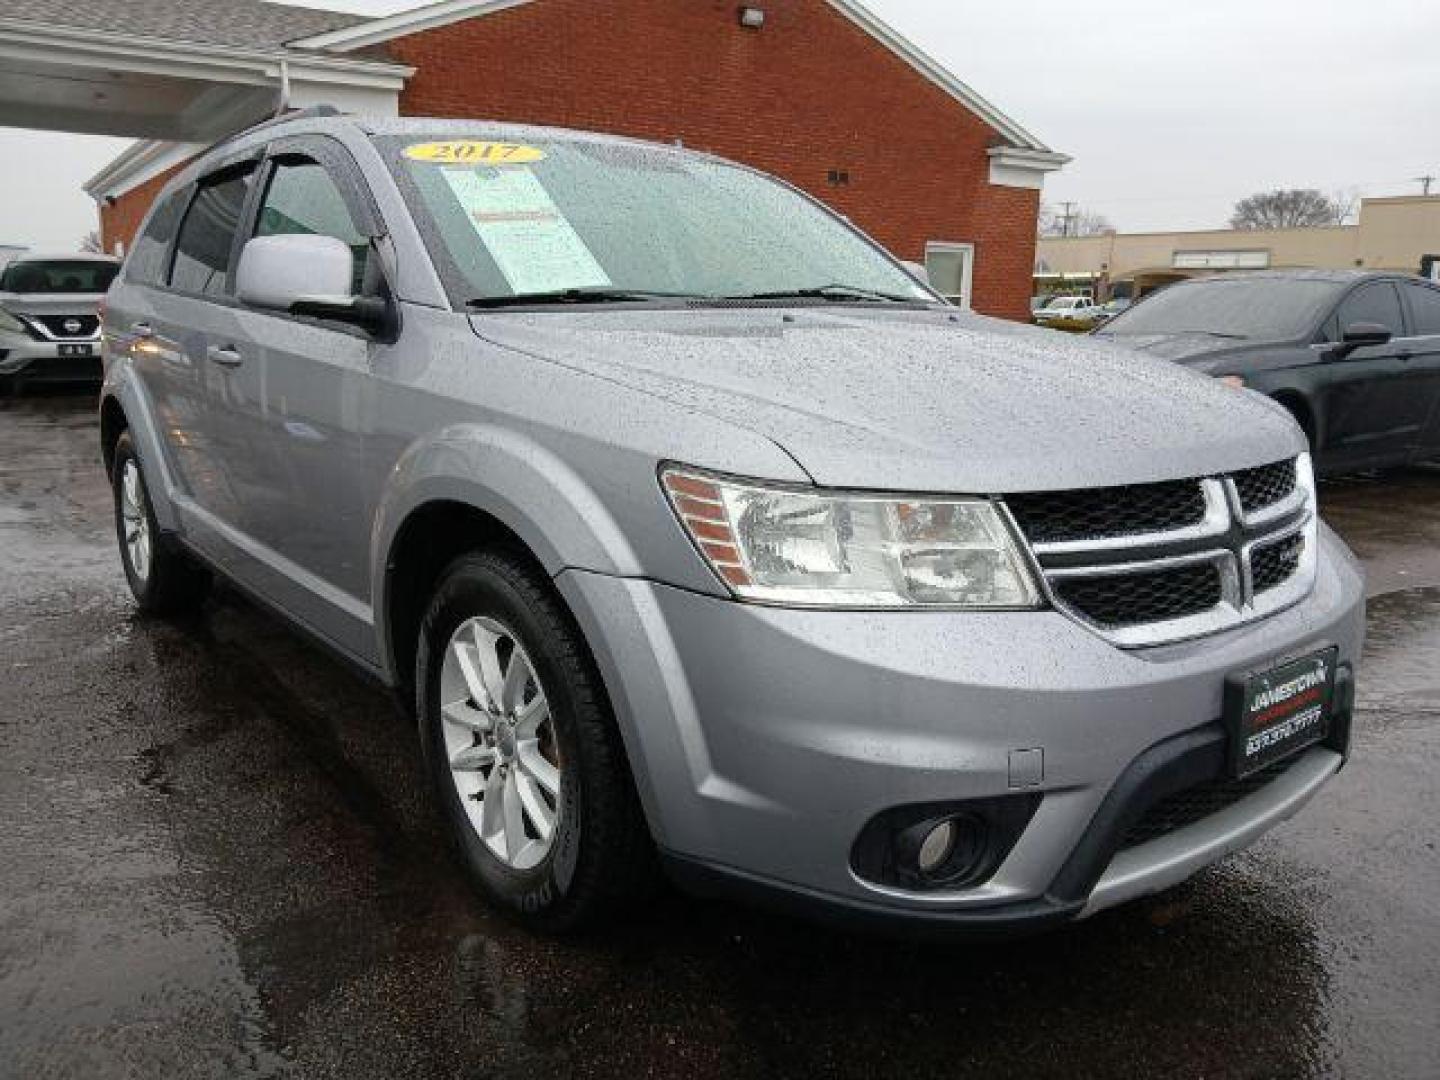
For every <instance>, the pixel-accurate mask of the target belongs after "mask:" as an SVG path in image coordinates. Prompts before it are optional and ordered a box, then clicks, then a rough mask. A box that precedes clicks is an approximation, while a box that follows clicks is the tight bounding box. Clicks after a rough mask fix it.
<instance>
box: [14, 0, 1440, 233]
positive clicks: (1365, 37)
mask: <svg viewBox="0 0 1440 1080" xmlns="http://www.w3.org/2000/svg"><path fill="white" fill-rule="evenodd" d="M77 2H83V0H77ZM755 2H757V3H758V4H759V5H760V6H763V5H764V0H755ZM868 2H869V6H870V7H871V8H872V9H873V10H874V11H875V12H876V13H877V14H879V15H880V16H882V17H883V18H885V19H887V20H888V21H889V22H890V23H891V24H892V25H893V26H895V27H896V28H898V29H899V30H900V31H901V32H902V33H904V34H905V35H906V36H907V37H909V38H910V39H911V40H912V41H914V42H916V43H917V44H918V45H919V46H920V47H921V48H922V49H924V50H925V51H926V52H928V53H930V54H931V55H932V56H933V57H935V58H936V59H938V60H940V61H941V62H942V63H944V64H945V65H946V66H948V67H949V68H950V69H951V70H952V71H954V72H955V73H956V74H957V75H958V76H959V77H960V78H961V79H963V80H964V81H966V82H967V83H969V84H970V85H971V86H972V87H974V88H975V89H976V90H978V91H979V92H980V93H981V94H982V95H983V96H985V97H986V98H988V99H990V101H992V102H993V103H995V104H996V105H998V106H999V107H1000V108H1001V109H1003V110H1004V111H1005V112H1006V113H1007V114H1009V115H1010V116H1012V117H1013V118H1015V119H1016V120H1018V121H1019V122H1020V123H1021V124H1022V125H1024V126H1025V127H1026V128H1028V129H1029V130H1030V131H1031V132H1033V133H1034V134H1035V135H1037V136H1038V137H1039V138H1041V139H1042V140H1044V141H1046V142H1047V143H1049V144H1050V145H1051V146H1052V147H1054V148H1055V149H1057V150H1061V151H1064V152H1065V153H1067V154H1070V155H1072V156H1073V157H1074V158H1075V160H1074V162H1073V163H1071V164H1070V165H1069V166H1067V167H1066V169H1065V170H1064V171H1063V172H1062V173H1060V174H1058V175H1054V176H1052V177H1051V178H1050V180H1049V182H1048V184H1047V187H1046V193H1045V198H1046V200H1047V201H1049V202H1059V201H1061V200H1074V201H1076V202H1078V203H1080V204H1081V205H1083V206H1085V207H1086V208H1089V209H1092V210H1096V211H1099V212H1100V213H1103V214H1104V215H1106V216H1107V217H1108V218H1110V220H1111V221H1112V222H1113V223H1114V224H1115V225H1116V227H1118V228H1120V229H1122V230H1131V231H1134V230H1142V229H1173V228H1218V227H1223V226H1224V224H1225V221H1226V218H1227V217H1228V216H1229V210H1230V207H1231V205H1232V204H1233V203H1234V202H1235V201H1236V200H1237V199H1239V198H1242V197H1243V196H1245V195H1247V194H1249V193H1251V192H1253V191H1256V190H1261V189H1267V188H1273V187H1318V188H1320V189H1322V190H1324V191H1327V192H1328V191H1335V190H1340V189H1358V191H1359V193H1360V194H1363V195H1389V194H1403V193H1414V192H1418V191H1419V185H1418V184H1417V183H1416V182H1415V180H1414V178H1415V177H1418V176H1420V175H1422V174H1424V173H1440V0H1203V2H1196V0H1106V2H1104V3H1100V4H1091V5H1084V4H1076V3H1074V2H1073V0H1005V2H1003V3H1000V4H996V3H994V2H993V0H986V2H984V3H982V2H980V0H868ZM312 6H323V7H329V8H333V9H339V10H347V11H359V12H365V13H370V14H387V13H389V12H391V11H396V10H400V9H402V8H405V7H414V6H416V5H415V4H414V3H405V2H397V0H388V2H387V0H327V2H325V3H316V4H314V5H312ZM596 32H597V33H599V32H603V27H602V26H601V25H598V24H597V27H596ZM125 145H126V143H125V142H124V141H123V140H116V139H100V138H95V137H88V136H78V135H62V134H54V133H38V132H20V131H15V130H11V129H4V128H0V243H3V242H11V243H14V242H19V243H23V244H28V245H31V246H34V247H42V248H62V249H64V248H73V247H74V246H75V244H76V243H77V242H78V241H79V239H80V238H81V237H82V236H83V235H84V234H85V233H86V232H87V231H88V230H89V229H91V228H93V227H94V225H95V211H94V207H93V204H91V202H90V200H89V199H88V198H87V197H86V196H85V195H84V193H83V192H81V190H80V185H81V183H82V182H83V181H85V180H86V179H88V178H89V177H90V176H91V175H92V174H93V173H95V172H96V171H97V170H98V169H99V168H100V167H101V166H102V165H103V164H105V163H106V162H107V161H109V160H110V159H111V158H112V157H114V155H115V154H116V153H118V152H119V151H120V150H121V149H122V148H123V147H124V146H125ZM1437 190H1440V184H1437Z"/></svg>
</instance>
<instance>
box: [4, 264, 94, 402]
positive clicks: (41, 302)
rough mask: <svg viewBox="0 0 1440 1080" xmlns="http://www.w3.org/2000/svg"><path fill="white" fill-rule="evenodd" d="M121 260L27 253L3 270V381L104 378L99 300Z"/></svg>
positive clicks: (55, 380) (88, 379)
mask: <svg viewBox="0 0 1440 1080" xmlns="http://www.w3.org/2000/svg"><path fill="white" fill-rule="evenodd" d="M119 270H120V260H118V259H114V258H111V257H110V256H109V255H94V254H87V255H32V254H28V253H27V254H24V255H21V256H19V257H17V258H15V259H12V260H11V261H10V262H8V263H6V264H5V267H4V269H3V271H0V382H3V383H13V382H17V381H19V380H20V379H24V380H26V381H31V380H33V381H36V382H94V383H97V384H98V383H99V381H100V301H101V299H103V298H104V296H105V290H107V289H108V288H110V283H111V282H112V281H113V280H115V275H116V274H117V273H118V272H119Z"/></svg>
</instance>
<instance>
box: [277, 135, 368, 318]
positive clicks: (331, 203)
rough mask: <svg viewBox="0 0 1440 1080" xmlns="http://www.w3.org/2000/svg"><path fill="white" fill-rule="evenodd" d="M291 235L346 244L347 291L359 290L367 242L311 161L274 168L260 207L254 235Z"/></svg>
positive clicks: (332, 185)
mask: <svg viewBox="0 0 1440 1080" xmlns="http://www.w3.org/2000/svg"><path fill="white" fill-rule="evenodd" d="M292 233H306V234H311V235H318V236H333V237H335V238H336V239H338V240H343V241H344V242H345V243H346V244H348V245H349V247H350V251H351V253H352V255H353V257H354V272H353V276H352V278H351V286H350V291H351V292H353V293H360V292H362V291H363V285H364V282H365V261H366V258H367V256H368V254H369V250H370V245H369V241H368V240H367V239H366V237H364V236H363V235H361V233H360V230H359V229H358V228H356V226H355V219H354V218H353V217H351V215H350V210H349V208H348V207H347V206H346V205H345V199H344V197H343V196H342V195H341V194H340V189H339V188H338V187H336V186H335V181H334V180H332V179H331V178H330V174H329V173H328V172H327V171H326V170H325V168H324V166H322V165H318V164H316V163H315V162H313V161H292V162H286V161H282V162H281V163H280V164H279V165H277V166H276V169H275V171H274V173H272V174H271V177H270V186H269V187H268V188H267V189H266V191H265V199H264V201H263V202H262V203H261V205H260V216H259V219H258V221H257V222H256V226H255V235H256V236H278V235H282V234H292Z"/></svg>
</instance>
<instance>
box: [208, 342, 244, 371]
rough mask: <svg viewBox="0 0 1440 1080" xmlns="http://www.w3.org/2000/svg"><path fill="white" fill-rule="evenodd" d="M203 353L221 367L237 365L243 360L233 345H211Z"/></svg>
mask: <svg viewBox="0 0 1440 1080" xmlns="http://www.w3.org/2000/svg"><path fill="white" fill-rule="evenodd" d="M205 355H206V357H208V358H209V359H211V360H213V361H215V363H217V364H220V365H221V366H223V367H239V366H240V365H241V364H243V363H244V362H245V358H244V357H243V356H241V355H240V352H239V350H238V349H236V348H235V346H234V345H211V346H210V348H208V349H206V350H205Z"/></svg>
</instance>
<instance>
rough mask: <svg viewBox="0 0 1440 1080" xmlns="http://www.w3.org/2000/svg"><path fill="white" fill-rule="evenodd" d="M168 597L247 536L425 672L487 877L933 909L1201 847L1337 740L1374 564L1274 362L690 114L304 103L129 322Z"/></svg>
mask: <svg viewBox="0 0 1440 1080" xmlns="http://www.w3.org/2000/svg"><path fill="white" fill-rule="evenodd" d="M104 333H105V351H106V373H105V383H104V387H103V392H102V403H101V429H102V438H103V453H104V460H105V465H106V467H107V469H108V471H109V474H110V475H111V477H112V478H113V482H114V491H115V508H116V509H115V513H116V525H117V531H118V534H119V546H120V553H121V556H122V558H123V563H124V570H125V575H126V577H127V578H128V580H129V584H130V588H131V589H132V590H133V592H134V594H135V597H136V600H137V601H138V604H139V606H140V608H141V610H143V611H146V612H171V611H176V610H177V609H181V608H184V607H186V606H191V605H194V604H196V603H197V602H199V601H200V600H201V598H202V596H203V595H204V591H205V588H206V585H207V583H208V582H209V581H210V580H211V578H212V576H215V575H218V576H220V577H223V578H225V579H227V580H228V581H230V582H232V583H234V584H235V585H237V586H238V587H240V588H241V589H242V590H244V591H245V592H248V593H250V594H251V595H253V596H254V597H256V598H258V599H259V600H260V601H262V602H263V603H265V604H266V605H267V606H269V607H271V608H273V609H274V610H275V611H277V612H278V613H280V614H281V615H282V616H283V617H284V618H285V619H287V620H288V621H290V622H292V623H293V624H295V625H296V626H298V627H301V628H303V629H304V630H305V631H307V632H308V633H310V634H311V635H313V636H314V637H315V638H317V639H318V640H320V641H322V642H324V643H325V644H326V645H328V646H329V647H331V648H332V649H333V650H334V651H336V652H338V653H339V654H341V655H342V656H344V657H346V658H348V659H349V660H350V661H351V662H352V663H353V664H354V665H355V666H357V667H358V668H361V669H363V670H364V671H366V672H369V673H370V674H372V675H373V676H375V677H377V678H378V679H380V680H381V681H383V682H384V683H386V684H388V685H389V686H391V687H394V688H395V689H396V690H397V691H398V693H399V696H400V699H401V700H402V701H403V702H405V704H406V708H407V711H408V712H410V713H412V714H413V717H414V721H415V723H416V726H417V729H418V733H419V738H420V742H421V744H422V747H423V753H424V756H425V760H426V762H427V764H428V769H429V773H430V775H431V778H432V780H433V783H434V787H435V792H436V797H437V801H438V805H439V807H440V808H441V810H442V811H443V813H444V815H445V817H446V819H447V820H448V823H449V825H450V827H451V829H452V831H453V834H454V838H455V841H456V846H457V848H458V851H459V853H460V857H461V859H462V860H463V863H464V865H465V867H466V868H467V869H468V871H469V873H470V874H471V875H472V877H473V879H474V881H475V883H476V885H477V886H478V888H479V890H480V891H481V892H482V893H483V894H484V895H485V896H486V897H487V898H488V899H489V900H490V901H491V902H492V903H494V904H495V905H497V906H499V907H501V908H504V909H506V910H509V911H511V912H513V913H516V914H517V915H518V916H519V917H521V918H522V919H524V920H526V921H527V922H529V923H530V924H531V925H533V926H536V927H541V928H546V929H551V930H562V929H566V928H570V927H573V926H576V925H578V924H579V923H581V922H582V921H585V920H587V919H589V918H591V917H593V916H594V915H596V914H597V913H598V912H601V911H604V910H606V909H607V908H610V909H612V910H613V907H614V905H616V904H622V903H624V901H625V900H626V899H627V898H633V897H635V896H637V895H638V890H640V889H641V888H642V887H644V885H645V884H646V883H647V882H648V881H650V880H653V876H654V874H655V873H656V871H657V870H663V871H665V872H666V873H668V875H669V876H670V877H671V879H672V880H674V881H676V882H678V883H679V884H680V885H682V886H683V887H686V888H688V889H691V890H694V891H698V892H703V893H711V894H720V893H724V894H732V895H741V896H747V897H751V898H754V899H756V900H769V901H771V902H774V903H778V904H781V905H784V906H787V907H789V908H791V909H793V910H796V911H800V912H809V913H814V914H817V915H829V916H833V917H837V918H842V919H847V920H851V921H853V922H858V923H873V924H876V925H878V926H881V927H887V926H888V927H897V926H905V925H908V926H909V927H910V928H912V929H918V930H920V931H931V932H942V933H948V932H952V931H953V932H982V933H983V932H991V931H995V930H1008V929H1015V928H1032V927H1036V926H1042V925H1048V924H1051V923H1058V922H1062V921H1065V920H1069V919H1073V918H1077V917H1080V916H1083V915H1087V914H1089V913H1092V912H1094V911H1097V910H1099V909H1102V908H1105V907H1109V906H1111V905H1113V904H1116V903H1119V902H1121V901H1124V900H1126V899H1128V898H1131V897H1135V896H1139V895H1142V894H1145V893H1149V892H1152V891H1154V890H1158V889H1162V888H1164V887H1166V886H1169V885H1172V884H1174V883H1175V882H1178V881H1180V880H1182V879H1183V878H1185V877H1187V876H1188V875H1190V874H1192V873H1194V872H1195V871H1196V870H1198V869H1199V868H1200V867H1202V866H1204V865H1206V864H1208V863H1210V862H1212V861H1214V860H1215V859H1218V858H1219V857H1221V856H1223V855H1225V854H1226V853H1227V852H1230V851H1233V850H1235V849H1237V848H1239V847H1241V846H1243V845H1245V844H1248V843H1250V842H1251V841H1253V840H1254V839H1255V838H1256V837H1258V836H1259V835H1261V834H1262V833H1264V832H1265V831H1266V830H1267V829H1269V828H1271V827H1272V826H1274V825H1275V824H1276V823H1277V822H1279V821H1281V820H1282V819H1283V818H1285V817H1287V816H1288V815H1290V814H1292V813H1294V812H1295V811H1296V810H1297V809H1298V808H1299V807H1300V806H1302V805H1303V804H1304V803H1305V802H1306V801H1307V800H1308V799H1309V798H1310V797H1311V796H1313V795H1314V794H1315V793H1316V791H1317V790H1318V789H1319V788H1320V787H1321V786H1323V785H1324V784H1325V782H1326V781H1327V780H1328V779H1329V778H1330V777H1331V776H1332V775H1333V774H1334V773H1335V772H1336V771H1337V770H1338V769H1339V768H1340V767H1341V765H1342V763H1343V762H1344V759H1345V756H1346V754H1347V752H1348V748H1349V741H1350V716H1351V703H1352V700H1353V686H1352V674H1351V673H1352V669H1353V665H1354V663H1355V660H1356V657H1357V655H1358V652H1359V649H1360V645H1361V635H1362V624H1363V618H1362V615H1363V612H1362V583H1361V578H1360V574H1359V572H1358V570H1357V568H1356V565H1355V562H1354V560H1353V559H1352V557H1351V556H1350V555H1349V553H1348V552H1347V551H1346V550H1345V548H1344V547H1343V546H1342V545H1341V543H1340V542H1339V541H1338V540H1337V539H1336V538H1335V537H1334V536H1333V535H1332V534H1331V533H1330V532H1329V530H1327V529H1326V528H1325V526H1324V525H1323V524H1321V522H1320V520H1319V518H1318V517H1317V514H1316V497H1315V486H1314V482H1313V479H1312V474H1311V466H1310V461H1309V459H1308V457H1307V456H1306V443H1305V439H1304V437H1303V435H1302V434H1301V432H1300V430H1299V429H1298V428H1297V427H1296V426H1295V424H1294V422H1293V421H1292V420H1291V419H1290V417H1289V416H1287V415H1286V414H1285V412H1284V411H1283V410H1282V409H1281V408H1280V407H1279V406H1277V405H1275V404H1273V403H1272V402H1269V401H1267V400H1265V399H1264V398H1261V397H1260V396H1258V395H1255V394H1252V393H1250V392H1248V391H1244V390H1237V389H1234V388H1231V387H1229V386H1226V385H1223V384H1221V383H1219V382H1216V381H1214V380H1211V379H1208V378H1206V377H1204V376H1201V375H1197V374H1194V373H1191V372H1188V371H1185V370H1182V369H1180V368H1178V367H1176V366H1174V365H1171V364H1167V363H1164V362H1163V361H1151V360H1147V359H1145V358H1143V357H1140V356H1138V355H1136V354H1134V353H1130V352H1128V351H1124V350H1121V349H1118V348H1116V347H1115V346H1112V345H1107V344H1105V343H1102V342H1093V341H1076V340H1072V339H1070V338H1062V337H1060V336H1059V335H1056V334H1053V333H1051V332H1049V331H1044V330H1038V329H1035V328H1033V327H1028V326H1021V325H1018V324H1012V323H1006V322H1000V321H995V320H991V319H984V318H979V317H975V316H972V315H969V314H967V313H965V312H962V311H960V310H957V309H956V308H954V307H951V306H949V305H947V304H946V303H945V302H944V301H943V300H942V299H941V298H940V297H938V296H937V295H936V294H935V293H933V292H931V291H930V290H929V289H928V288H926V287H925V286H923V285H921V284H919V283H918V282H917V281H916V279H915V278H914V277H912V276H911V275H910V274H909V273H908V272H907V271H906V269H905V268H904V267H903V266H902V265H901V264H900V263H898V262H896V261H895V260H894V259H893V258H891V257H890V256H889V255H887V254H886V253H885V252H884V251H883V250H881V249H880V248H879V247H877V246H876V245H875V244H874V243H873V242H871V241H870V240H869V239H868V238H867V237H865V236H864V235H862V234H861V233H859V232H857V231H856V230H855V229H854V228H853V227H852V226H850V225H849V224H848V223H847V222H845V221H844V220H842V219H841V218H839V217H837V216H835V215H834V214H832V213H830V212H829V211H828V210H826V209H825V208H824V207H822V206H820V205H818V204H817V203H815V202H813V201H811V200H810V199H808V198H807V197H805V196H804V195H802V194H801V193H800V192H798V191H796V190H794V189H793V188H790V187H788V186H786V185H784V184H782V183H779V182H777V181H775V180H772V179H770V178H768V177H766V176H763V175H761V174H759V173H757V172H755V171H753V170H751V169H748V168H743V167H741V166H738V165H734V164H731V163H729V162H725V161H721V160H718V159H716V158H714V157H710V156H706V155H703V154H696V153H691V152H688V151H685V150H682V149H678V148H672V147H668V146H656V145H650V144H646V143H641V142H634V141H629V140H624V139H618V138H610V137H602V136H597V135H588V134H581V133H576V132H567V131H557V130H544V129H536V128H519V127H507V126H501V125H496V124H485V123H468V122H456V121H449V120H423V119H405V120H373V121H372V120H360V119H355V118H348V117H343V116H338V115H300V116H296V117H292V118H288V119H286V120H283V121H279V122H272V123H270V124H267V125H265V126H262V127H260V128H258V129H253V130H251V131H250V132H247V133H245V134H243V135H241V136H239V137H237V138H235V139H233V140H231V141H229V142H227V143H225V144H223V145H221V146H219V147H217V148H215V149H213V150H212V151H210V152H208V153H207V154H205V155H204V156H203V157H202V158H200V159H199V160H198V161H197V162H195V163H194V164H192V165H191V166H190V167H189V168H188V169H187V170H186V171H185V172H183V173H182V174H180V175H178V176H177V177H176V178H175V179H173V180H172V181H171V182H170V184H169V185H168V187H167V188H166V190H165V191H164V192H163V193H162V194H161V196H160V197H159V198H158V200H157V201H156V204H155V206H154V208H153V210H152V211H151V213H150V216H149V218H148V220H147V221H146V222H145V224H144V225H143V226H142V229H141V232H140V234H139V235H138V237H137V238H136V241H135V244H134V247H133V250H132V251H131V253H130V256H129V259H128V260H127V262H126V265H125V267H124V270H123V273H122V274H121V276H120V278H119V279H118V280H117V282H116V284H115V286H114V288H113V289H112V290H111V292H110V294H109V299H108V308H107V313H106V317H105V329H104Z"/></svg>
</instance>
